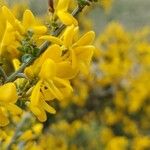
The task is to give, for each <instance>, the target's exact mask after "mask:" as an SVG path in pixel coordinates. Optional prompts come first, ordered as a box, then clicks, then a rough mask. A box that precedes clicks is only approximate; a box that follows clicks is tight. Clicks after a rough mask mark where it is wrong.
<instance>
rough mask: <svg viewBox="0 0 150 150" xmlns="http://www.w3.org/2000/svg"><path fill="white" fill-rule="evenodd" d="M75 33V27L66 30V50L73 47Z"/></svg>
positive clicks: (64, 36) (64, 37)
mask: <svg viewBox="0 0 150 150" xmlns="http://www.w3.org/2000/svg"><path fill="white" fill-rule="evenodd" d="M74 31H75V26H74V25H71V26H70V27H68V28H67V29H66V30H65V32H64V34H63V41H64V45H65V47H66V48H69V47H70V46H71V45H72V42H73V38H74V33H75V32H74Z"/></svg>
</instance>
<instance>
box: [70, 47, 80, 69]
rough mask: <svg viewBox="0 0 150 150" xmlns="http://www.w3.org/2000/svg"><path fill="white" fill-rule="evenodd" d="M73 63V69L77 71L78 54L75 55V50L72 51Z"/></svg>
mask: <svg viewBox="0 0 150 150" xmlns="http://www.w3.org/2000/svg"><path fill="white" fill-rule="evenodd" d="M70 53H71V62H72V68H73V69H76V67H77V63H78V62H77V57H76V54H75V52H74V50H73V49H71V52H70Z"/></svg>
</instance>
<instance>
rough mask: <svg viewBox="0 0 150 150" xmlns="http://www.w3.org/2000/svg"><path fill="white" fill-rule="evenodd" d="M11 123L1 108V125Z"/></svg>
mask: <svg viewBox="0 0 150 150" xmlns="http://www.w3.org/2000/svg"><path fill="white" fill-rule="evenodd" d="M8 124H9V120H8V118H7V117H6V116H5V115H4V113H3V111H2V109H1V108H0V126H1V127H3V126H6V125H8Z"/></svg>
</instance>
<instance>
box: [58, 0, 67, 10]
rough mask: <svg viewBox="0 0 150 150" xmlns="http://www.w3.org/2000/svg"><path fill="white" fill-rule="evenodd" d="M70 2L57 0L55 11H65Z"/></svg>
mask: <svg viewBox="0 0 150 150" xmlns="http://www.w3.org/2000/svg"><path fill="white" fill-rule="evenodd" d="M69 2H70V0H59V1H58V3H57V7H56V11H59V10H61V11H67V9H68V7H69Z"/></svg>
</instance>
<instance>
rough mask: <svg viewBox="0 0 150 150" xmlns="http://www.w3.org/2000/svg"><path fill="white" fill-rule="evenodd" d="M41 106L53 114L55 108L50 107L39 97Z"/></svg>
mask: <svg viewBox="0 0 150 150" xmlns="http://www.w3.org/2000/svg"><path fill="white" fill-rule="evenodd" d="M41 106H42V107H43V109H45V110H46V111H47V112H49V113H51V114H55V113H56V110H55V109H54V108H53V107H51V106H50V105H48V104H47V103H46V102H45V101H44V100H43V99H41Z"/></svg>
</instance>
